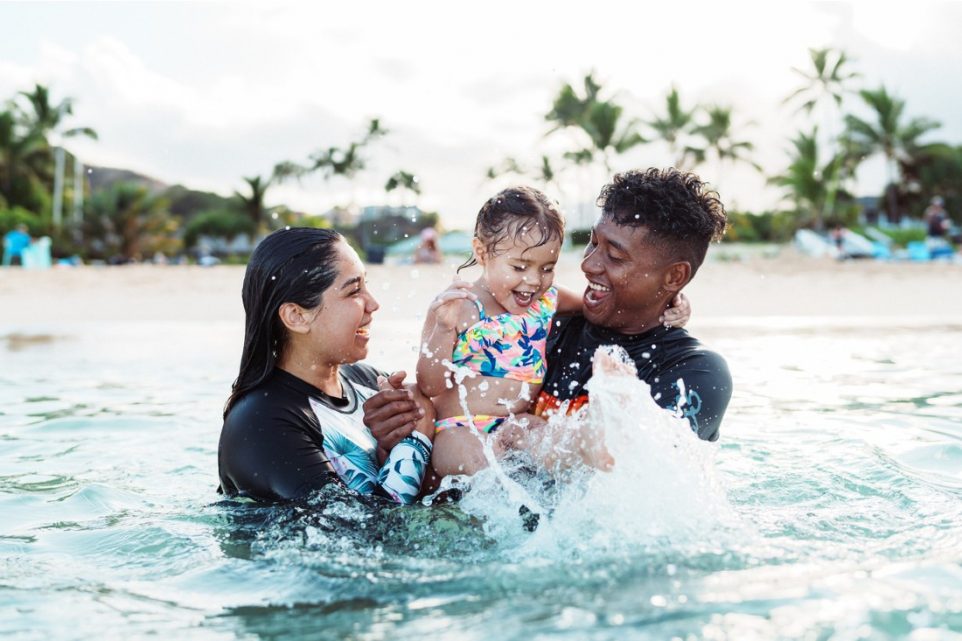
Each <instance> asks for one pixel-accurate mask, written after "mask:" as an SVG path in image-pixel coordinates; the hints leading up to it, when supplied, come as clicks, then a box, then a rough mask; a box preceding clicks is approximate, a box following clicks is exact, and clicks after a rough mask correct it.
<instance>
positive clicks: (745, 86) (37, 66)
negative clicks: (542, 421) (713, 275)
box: [0, 0, 962, 227]
mask: <svg viewBox="0 0 962 641" xmlns="http://www.w3.org/2000/svg"><path fill="white" fill-rule="evenodd" d="M338 5H344V6H337V7H336V8H335V7H333V6H332V7H325V6H323V5H322V4H321V3H311V4H307V3H293V2H270V3H268V2H262V3H238V2H230V3H186V2H185V3H163V4H160V3H157V4H143V3H137V4H132V3H130V4H128V3H84V2H70V3H64V4H61V3H0V25H3V38H2V39H0V98H5V97H7V96H11V95H13V94H14V93H15V92H16V91H19V90H24V89H28V88H30V87H31V86H32V85H33V83H35V82H40V83H44V84H49V85H50V86H51V87H52V89H53V91H54V93H55V97H62V96H72V97H73V98H75V100H76V109H75V117H74V119H73V122H74V123H75V124H76V125H89V126H92V127H94V128H95V129H96V130H97V131H98V132H99V134H100V140H99V141H97V142H86V141H82V142H71V143H70V145H69V146H70V148H71V150H73V151H76V152H77V153H78V154H79V155H80V156H81V158H83V159H85V160H86V161H87V162H89V163H91V164H97V165H108V166H118V167H125V168H129V169H133V170H135V171H139V172H142V173H146V174H149V175H151V176H154V177H156V178H158V179H161V180H163V181H166V182H170V183H173V182H180V183H183V184H186V185H188V186H191V187H195V188H200V189H210V190H214V191H217V192H220V193H224V194H229V193H230V192H231V191H232V190H233V189H236V188H239V187H240V186H241V180H240V179H241V176H249V175H255V174H259V173H260V174H266V173H268V172H269V171H270V169H271V168H272V167H273V166H274V164H275V163H276V162H278V161H281V160H302V159H304V158H306V156H307V155H308V154H309V153H310V152H312V151H314V150H316V149H320V148H326V147H328V146H331V145H341V144H344V143H346V142H348V141H350V140H352V139H356V138H357V137H358V136H359V135H360V134H361V133H362V132H363V129H364V123H365V122H366V120H367V119H368V118H370V117H375V116H376V117H380V118H381V120H382V122H383V123H384V124H385V125H386V126H387V127H388V129H390V131H391V134H390V135H389V136H388V137H387V138H385V139H384V140H383V141H381V142H379V143H378V145H377V147H376V148H375V149H373V150H372V153H371V158H370V171H368V172H367V173H366V174H364V175H363V176H361V177H360V178H359V179H358V180H357V181H355V182H354V183H353V184H348V183H346V182H340V181H333V182H328V183H325V182H324V181H322V180H321V179H319V178H317V179H310V180H307V181H305V182H304V183H303V184H302V185H300V186H298V185H297V184H291V185H283V186H280V187H278V188H276V189H275V190H273V191H272V192H271V193H270V195H269V198H268V203H269V204H277V203H280V202H285V203H288V204H290V205H292V206H294V207H297V208H300V209H304V210H306V211H310V212H313V213H320V212H322V211H324V210H326V209H327V208H329V207H330V206H332V205H334V204H338V203H348V202H354V203H356V204H361V205H364V204H377V203H381V202H385V201H386V199H387V197H386V196H385V194H384V192H383V189H382V186H383V184H384V182H385V180H386V178H387V176H388V175H390V174H391V173H393V172H394V171H396V170H398V169H405V170H408V171H412V172H414V173H416V174H417V175H418V176H419V177H420V179H421V183H422V185H423V190H424V193H423V195H422V197H421V198H420V199H419V204H421V206H422V207H425V208H428V209H437V210H439V211H440V212H441V215H442V217H443V219H444V221H445V222H446V223H447V224H448V225H449V226H454V227H457V226H462V227H466V226H469V225H470V224H471V221H472V220H473V217H474V215H475V213H476V212H477V210H478V208H479V206H480V205H481V203H482V201H483V200H484V199H485V198H486V197H487V196H489V195H490V194H491V193H493V192H494V191H495V190H496V189H497V188H498V187H499V186H500V185H498V184H491V183H488V182H485V180H484V177H483V174H484V171H485V168H486V167H488V166H490V165H492V164H495V163H497V162H498V161H499V160H501V159H502V158H504V157H505V156H508V155H511V156H515V157H517V158H519V159H521V160H522V161H528V162H534V161H535V160H536V159H538V158H540V154H541V153H543V152H549V151H557V150H560V149H561V148H562V147H563V146H564V145H567V144H570V143H571V139H570V138H569V137H568V136H567V135H559V136H556V137H554V138H549V139H547V140H546V139H545V137H544V134H545V133H546V131H547V126H546V124H545V121H544V114H545V113H546V112H547V111H548V109H549V107H550V104H551V100H552V97H553V96H554V95H555V93H556V92H557V90H558V89H559V87H560V86H561V84H562V83H563V82H566V81H568V82H573V83H574V82H580V79H581V78H582V77H583V76H584V74H585V73H587V72H589V71H592V70H593V71H594V72H595V74H596V77H597V78H599V79H601V80H602V81H603V83H604V86H605V87H606V88H607V90H609V91H610V93H611V94H612V95H615V96H616V97H617V99H618V100H619V101H620V102H621V103H622V104H623V105H625V107H626V111H627V113H628V115H630V116H634V117H638V118H642V119H647V118H649V117H650V116H651V115H652V113H653V112H654V111H655V110H656V109H660V108H661V103H662V101H663V96H664V95H665V93H666V92H667V91H668V89H669V88H670V87H671V85H672V84H674V85H676V86H677V87H678V88H679V90H680V91H681V95H682V98H683V101H685V102H686V103H689V104H691V103H694V102H699V103H718V104H729V105H732V106H733V107H734V109H735V113H736V125H738V126H739V130H740V132H741V135H742V137H743V138H746V139H750V140H752V141H753V142H754V143H755V145H756V147H757V150H756V153H755V156H754V159H755V160H756V161H757V162H759V163H760V164H761V165H762V166H763V168H764V170H765V172H767V173H769V174H771V173H775V172H777V171H779V170H781V169H782V168H783V167H784V166H785V164H786V162H787V161H786V158H787V156H786V149H787V147H788V144H789V143H788V139H789V137H790V136H791V135H792V134H793V132H794V131H795V130H797V129H798V128H799V127H800V126H802V125H803V124H804V119H803V118H802V117H800V116H797V115H793V113H792V111H791V109H789V108H786V107H784V106H783V105H782V104H781V101H782V99H783V98H784V97H785V96H786V95H787V94H788V93H790V92H791V91H792V90H793V89H794V88H796V87H797V86H798V85H799V82H800V77H799V76H797V75H796V74H794V73H793V72H792V71H791V68H792V67H793V66H799V67H805V66H806V62H807V59H808V53H807V51H808V48H809V47H818V46H834V47H842V48H844V49H845V50H847V51H848V52H849V54H850V55H851V56H852V57H853V58H855V65H854V68H855V69H856V70H858V71H860V72H861V74H862V78H861V79H860V81H859V82H860V83H861V84H862V85H864V86H868V87H877V86H878V85H879V84H881V83H884V84H885V85H886V86H887V87H888V88H889V89H890V90H891V91H893V92H895V93H896V94H898V95H899V96H901V97H903V98H905V99H906V100H907V102H908V115H909V116H927V117H930V118H935V119H936V120H939V121H941V122H942V124H943V127H942V129H941V130H939V131H938V132H936V134H935V135H934V138H938V139H940V140H945V141H948V142H952V143H956V144H958V143H962V118H960V116H959V114H960V106H962V82H959V77H960V76H959V71H960V70H962V38H959V36H958V34H959V33H960V32H962V5H960V4H929V3H925V2H912V3H904V2H902V3H897V4H896V3H893V4H886V3H885V2H881V3H880V2H864V3H862V2H858V3H793V2H778V3H774V2H772V3H734V4H732V3H718V2H714V3H710V4H703V5H700V4H697V3H685V4H683V5H682V4H678V3H672V4H671V6H669V4H668V3H658V4H657V5H654V4H651V5H649V4H648V3H641V2H638V3H625V2H623V1H618V2H607V1H603V0H595V1H593V2H572V3H566V2H558V1H555V2H550V3H549V2H529V3H521V2H516V1H515V2H499V1H494V2H486V3H480V4H479V3H472V4H463V3H451V2H408V3H398V2H390V3H389V2H355V3H351V4H350V6H346V5H347V3H338ZM856 103H857V101H856V100H854V99H853V100H852V101H851V107H850V109H851V110H853V111H858V106H857V104H856ZM670 162H671V158H670V157H669V155H668V153H667V150H666V149H665V148H664V147H663V146H661V145H658V144H651V145H645V146H643V147H641V148H639V149H637V150H636V151H634V152H632V153H631V154H628V155H626V156H624V157H621V158H618V159H616V160H615V161H614V163H613V164H614V168H615V169H625V168H629V167H635V166H649V165H664V164H670ZM699 171H700V172H701V173H703V174H704V175H705V177H706V178H708V179H709V180H711V181H712V182H713V183H714V184H715V185H717V187H718V189H719V191H720V192H721V195H722V198H723V200H725V201H726V202H727V203H728V204H729V205H735V206H737V207H739V208H750V209H756V210H757V209H762V208H767V207H772V206H773V205H774V204H775V203H776V202H777V201H778V196H779V194H778V192H777V191H773V190H772V189H770V188H768V187H766V186H765V178H764V176H762V175H760V174H757V173H755V172H754V171H753V170H750V169H747V168H737V167H730V166H729V167H717V166H714V165H710V164H709V165H705V166H703V167H701V168H700V169H699ZM883 177H884V171H883V165H882V163H881V162H880V161H876V162H874V163H868V164H867V165H866V166H865V168H864V169H863V171H862V172H861V175H860V176H859V184H858V191H859V192H860V193H865V194H871V193H874V192H877V191H879V190H880V189H881V185H882V181H883ZM602 180H603V176H602V175H601V174H597V175H588V174H584V173H577V172H571V173H569V174H567V175H565V176H564V179H563V181H562V187H561V188H558V189H555V190H554V192H555V193H554V194H553V195H554V196H556V197H558V198H559V199H560V200H561V201H562V203H563V204H564V205H565V207H566V208H568V210H569V211H570V212H576V211H577V209H578V208H577V204H578V203H579V202H582V201H590V200H591V198H592V196H593V194H594V193H596V192H597V189H598V187H599V186H600V185H601V182H602ZM395 198H396V197H395ZM572 215H573V216H575V215H576V213H573V214H572Z"/></svg>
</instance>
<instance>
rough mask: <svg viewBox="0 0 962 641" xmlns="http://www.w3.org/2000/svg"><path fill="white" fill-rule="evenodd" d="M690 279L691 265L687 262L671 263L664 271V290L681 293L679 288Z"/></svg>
mask: <svg viewBox="0 0 962 641" xmlns="http://www.w3.org/2000/svg"><path fill="white" fill-rule="evenodd" d="M690 278H691V263H689V262H688V261H687V260H685V261H681V262H677V263H672V264H671V265H669V266H668V269H667V270H665V281H664V288H665V290H666V291H669V292H678V291H681V288H682V287H684V286H685V285H687V284H688V279H690Z"/></svg>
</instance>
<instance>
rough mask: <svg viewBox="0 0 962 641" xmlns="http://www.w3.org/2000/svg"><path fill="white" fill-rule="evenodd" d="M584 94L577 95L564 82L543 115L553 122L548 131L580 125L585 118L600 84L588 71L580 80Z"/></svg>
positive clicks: (596, 98)
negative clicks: (549, 108) (547, 110)
mask: <svg viewBox="0 0 962 641" xmlns="http://www.w3.org/2000/svg"><path fill="white" fill-rule="evenodd" d="M582 83H583V86H584V94H583V95H581V96H579V95H578V92H577V91H575V89H574V87H572V86H571V85H570V84H568V83H565V84H564V85H563V86H562V87H561V89H560V90H559V91H558V95H557V96H555V99H554V102H553V103H552V105H551V111H549V112H548V113H547V114H546V115H545V120H547V121H548V122H550V123H554V126H553V127H552V128H551V129H550V130H549V131H548V134H546V135H549V134H552V133H554V132H555V131H558V130H560V129H564V128H565V127H580V126H581V124H582V123H583V122H584V120H585V116H586V115H587V113H588V110H589V109H590V108H591V105H593V104H594V103H595V102H597V100H598V94H599V92H600V91H601V85H600V84H598V82H597V81H596V80H595V79H594V74H593V73H589V74H588V75H586V76H585V77H584V80H583V81H582Z"/></svg>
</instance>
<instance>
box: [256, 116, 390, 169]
mask: <svg viewBox="0 0 962 641" xmlns="http://www.w3.org/2000/svg"><path fill="white" fill-rule="evenodd" d="M388 133H390V132H389V131H388V130H387V129H385V128H384V127H382V126H381V121H380V119H379V118H372V119H371V120H369V121H368V124H367V130H366V131H365V133H364V135H363V136H362V137H361V139H360V140H358V141H355V142H351V143H349V144H348V145H347V147H343V148H342V147H328V148H327V149H321V150H318V151H315V152H314V153H313V154H311V155H310V156H309V157H308V163H307V164H304V165H302V164H300V163H297V162H293V161H284V162H280V163H278V164H277V165H275V166H274V178H276V179H277V180H278V181H279V182H283V181H285V180H288V179H289V178H296V179H298V180H300V179H301V178H303V177H304V176H306V175H309V174H312V173H314V172H317V171H320V172H321V174H322V176H323V177H324V179H325V180H330V179H331V178H334V177H338V176H339V177H342V178H347V179H351V178H354V177H355V176H356V175H357V174H358V173H360V172H361V171H363V170H364V169H366V168H367V160H366V158H365V157H364V155H363V151H364V150H365V149H366V148H367V147H368V146H369V145H370V144H371V143H373V142H374V141H376V140H378V139H380V138H383V137H384V136H386V135H387V134H388Z"/></svg>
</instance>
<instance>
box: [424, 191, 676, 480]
mask: <svg viewBox="0 0 962 641" xmlns="http://www.w3.org/2000/svg"><path fill="white" fill-rule="evenodd" d="M563 238H564V220H563V218H562V216H561V213H560V211H559V210H558V207H557V205H556V204H555V203H553V202H551V201H550V200H549V199H548V197H547V196H545V195H544V194H543V193H541V192H540V191H538V190H536V189H533V188H530V187H513V188H510V189H506V190H504V191H502V192H500V193H498V194H497V195H495V196H493V197H492V198H490V199H489V200H488V201H487V202H486V203H485V204H484V206H483V207H482V208H481V210H480V212H479V213H478V217H477V221H476V223H475V236H474V239H473V241H472V244H473V256H472V258H471V259H470V260H469V261H468V262H466V263H465V264H464V265H462V266H461V268H459V270H458V271H459V272H460V269H462V268H465V267H469V266H472V265H475V264H478V265H480V266H481V268H482V273H481V276H480V277H479V278H478V279H477V280H475V281H474V282H473V283H467V282H464V281H460V280H456V281H455V282H454V283H453V284H452V285H451V286H450V287H449V288H448V289H446V290H444V291H443V292H441V294H439V295H438V296H437V297H436V298H435V299H434V301H433V302H432V303H431V306H430V307H429V309H428V313H427V317H426V319H425V323H424V331H423V334H422V348H421V356H420V359H419V360H418V366H417V380H418V386H419V387H420V389H421V391H422V392H423V393H424V394H425V395H426V396H428V397H430V398H431V400H432V402H433V403H434V406H435V410H436V413H437V420H436V421H435V427H436V435H435V440H434V454H433V458H432V467H433V469H434V471H435V472H436V473H437V474H438V475H439V476H442V477H443V476H447V475H452V474H474V473H476V472H477V471H478V470H480V469H482V468H484V467H486V466H487V458H486V456H485V453H484V439H486V438H488V436H489V435H490V434H492V433H493V432H495V431H496V430H497V429H498V428H499V427H500V426H501V425H502V424H503V423H504V422H505V421H506V420H507V419H508V418H509V417H511V416H512V415H515V414H519V413H525V412H527V411H528V409H529V408H530V406H531V402H532V400H533V399H534V398H536V397H537V395H538V393H539V391H540V390H541V384H542V382H543V380H544V376H545V371H546V368H547V364H546V361H545V347H546V341H547V339H548V336H549V335H550V333H551V326H552V319H553V318H554V316H555V314H556V313H559V314H574V313H579V312H580V311H581V305H582V302H581V297H580V296H579V295H578V294H576V293H575V292H573V291H570V290H567V289H564V288H561V287H556V286H554V269H555V264H556V263H557V261H558V258H559V256H560V252H561V244H562V240H563ZM669 302H670V300H665V301H663V303H664V306H663V308H662V314H661V315H660V316H661V317H662V318H661V320H662V321H666V320H667V321H668V322H674V323H684V321H686V320H687V317H688V314H689V312H690V310H689V307H688V304H687V301H686V300H684V299H681V300H678V301H676V304H677V307H676V308H671V309H668V305H669ZM494 453H495V454H496V455H497V454H498V453H499V452H498V448H497V447H496V448H495V450H494ZM605 456H606V454H602V456H601V457H600V458H589V459H585V462H587V463H589V464H591V465H594V466H596V467H605V466H606V465H607V462H606V459H605Z"/></svg>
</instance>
